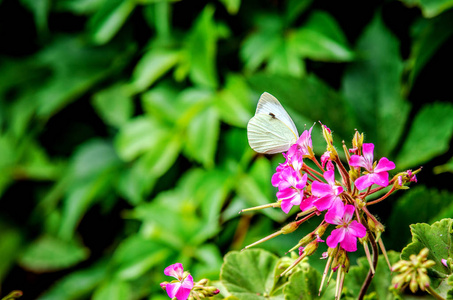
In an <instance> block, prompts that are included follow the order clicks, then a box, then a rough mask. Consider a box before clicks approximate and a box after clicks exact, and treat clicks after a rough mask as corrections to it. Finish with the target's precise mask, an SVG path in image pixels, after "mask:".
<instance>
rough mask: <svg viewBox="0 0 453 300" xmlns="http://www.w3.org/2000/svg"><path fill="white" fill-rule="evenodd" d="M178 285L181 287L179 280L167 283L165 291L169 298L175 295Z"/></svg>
mask: <svg viewBox="0 0 453 300" xmlns="http://www.w3.org/2000/svg"><path fill="white" fill-rule="evenodd" d="M180 287H181V282H175V283H168V284H167V286H166V291H167V294H168V297H170V298H174V297H176V294H177V293H178V291H179V288H180Z"/></svg>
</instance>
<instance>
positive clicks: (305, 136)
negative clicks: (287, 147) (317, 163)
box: [296, 125, 314, 157]
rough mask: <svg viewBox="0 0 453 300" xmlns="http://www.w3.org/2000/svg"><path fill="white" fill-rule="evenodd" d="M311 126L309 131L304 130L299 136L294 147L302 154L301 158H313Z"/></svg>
mask: <svg viewBox="0 0 453 300" xmlns="http://www.w3.org/2000/svg"><path fill="white" fill-rule="evenodd" d="M313 126H314V125H313ZM313 126H311V128H310V129H309V130H304V132H302V134H301V135H300V137H299V139H298V140H297V142H296V145H298V146H299V149H300V151H301V152H302V155H303V157H312V156H313V143H312V141H311V131H312V130H313Z"/></svg>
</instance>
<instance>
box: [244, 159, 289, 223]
mask: <svg viewBox="0 0 453 300" xmlns="http://www.w3.org/2000/svg"><path fill="white" fill-rule="evenodd" d="M271 172H272V170H271V165H270V163H269V161H268V160H267V159H266V158H264V157H261V158H258V159H257V160H256V161H255V163H254V164H253V166H252V169H251V171H250V174H243V175H241V176H239V178H238V180H237V186H236V193H237V194H238V196H240V197H241V198H243V199H245V200H246V203H247V206H248V207H255V206H260V205H265V204H271V203H274V202H275V201H277V199H276V197H275V194H273V190H272V186H271V184H270V183H271V178H272V173H271ZM248 207H243V209H245V208H248ZM259 212H260V213H263V214H265V215H266V216H268V217H269V218H271V219H272V220H274V221H283V220H284V219H285V218H286V215H285V214H284V213H283V212H282V211H281V209H275V208H267V209H263V210H260V211H259Z"/></svg>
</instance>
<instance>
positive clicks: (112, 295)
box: [93, 279, 132, 300]
mask: <svg viewBox="0 0 453 300" xmlns="http://www.w3.org/2000/svg"><path fill="white" fill-rule="evenodd" d="M131 292H132V291H131V289H130V286H129V284H128V283H127V282H125V281H122V280H118V279H111V280H109V281H107V282H106V283H104V284H102V285H101V286H100V287H98V288H97V289H96V291H95V292H94V294H93V300H104V299H110V300H123V299H130V297H131Z"/></svg>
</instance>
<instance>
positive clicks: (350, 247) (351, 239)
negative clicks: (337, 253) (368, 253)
mask: <svg viewBox="0 0 453 300" xmlns="http://www.w3.org/2000/svg"><path fill="white" fill-rule="evenodd" d="M340 247H341V248H343V249H344V250H346V251H348V252H355V251H357V238H356V237H355V236H354V235H352V234H345V235H344V238H343V240H342V241H341V242H340Z"/></svg>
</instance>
